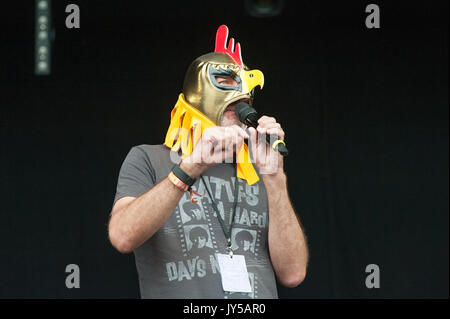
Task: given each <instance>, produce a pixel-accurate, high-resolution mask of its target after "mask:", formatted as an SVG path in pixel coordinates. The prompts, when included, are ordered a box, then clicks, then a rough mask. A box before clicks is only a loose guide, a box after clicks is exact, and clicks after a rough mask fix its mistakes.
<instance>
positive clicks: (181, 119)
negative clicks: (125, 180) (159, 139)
mask: <svg viewBox="0 0 450 319" xmlns="http://www.w3.org/2000/svg"><path fill="white" fill-rule="evenodd" d="M170 116H171V120H170V126H169V129H168V130H167V134H166V139H165V142H164V145H166V146H167V147H168V148H170V149H171V150H172V151H174V152H178V151H179V150H180V148H181V152H182V156H181V158H185V157H186V156H188V155H190V154H191V153H192V150H193V148H194V147H195V145H197V142H198V140H199V139H200V137H201V136H202V134H203V132H204V131H205V130H206V129H207V128H210V127H213V126H216V124H214V122H213V121H211V120H210V119H209V118H208V117H207V116H206V115H204V114H203V113H202V112H200V111H199V110H197V109H196V108H194V107H193V106H191V105H190V104H189V103H188V102H186V100H185V99H184V95H183V93H181V94H180V96H179V97H178V101H177V103H176V104H175V107H174V108H173V110H172V113H171V115H170ZM237 177H239V178H241V179H245V180H246V181H247V183H248V184H249V185H253V184H254V183H256V182H257V181H259V177H258V174H257V173H256V171H255V168H254V167H253V164H252V163H251V160H250V154H249V151H248V147H247V145H246V144H245V143H243V145H242V147H241V149H240V150H239V152H238V154H237Z"/></svg>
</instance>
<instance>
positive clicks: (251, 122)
mask: <svg viewBox="0 0 450 319" xmlns="http://www.w3.org/2000/svg"><path fill="white" fill-rule="evenodd" d="M244 124H245V125H247V126H249V127H253V128H254V129H255V130H256V128H257V127H258V122H257V121H254V120H252V119H251V116H250V118H247V119H245V121H244ZM278 140H280V138H279V137H278V136H277V135H268V134H266V141H267V143H268V144H269V145H270V147H272V148H273V144H275V142H277V141H278ZM272 141H273V142H272ZM273 149H274V150H275V151H278V152H279V153H280V154H281V155H283V156H288V154H289V151H288V149H287V147H286V145H285V144H284V142H283V143H278V144H277V145H276V146H275V148H273Z"/></svg>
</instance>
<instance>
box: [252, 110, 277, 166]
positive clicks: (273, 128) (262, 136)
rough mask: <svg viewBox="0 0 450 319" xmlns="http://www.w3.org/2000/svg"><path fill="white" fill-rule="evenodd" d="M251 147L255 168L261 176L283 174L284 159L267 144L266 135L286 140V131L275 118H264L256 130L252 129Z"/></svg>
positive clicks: (260, 120) (259, 121)
mask: <svg viewBox="0 0 450 319" xmlns="http://www.w3.org/2000/svg"><path fill="white" fill-rule="evenodd" d="M248 130H249V132H250V145H251V152H252V155H253V160H254V161H255V166H256V168H257V169H258V171H259V172H260V173H261V174H265V175H275V174H278V173H282V172H283V157H282V156H281V155H280V153H278V152H277V151H274V150H273V149H272V147H271V146H270V145H269V144H268V143H267V142H266V135H276V136H278V137H279V138H280V139H281V140H284V131H283V129H282V128H281V125H280V124H279V123H277V121H276V120H275V119H274V118H273V117H268V116H265V115H264V116H262V117H261V118H260V119H259V120H258V127H257V129H256V130H255V129H254V128H253V127H250V128H249V129H248Z"/></svg>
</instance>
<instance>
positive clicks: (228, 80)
mask: <svg viewBox="0 0 450 319" xmlns="http://www.w3.org/2000/svg"><path fill="white" fill-rule="evenodd" d="M214 78H215V79H216V82H217V83H219V84H220V85H222V86H228V87H238V86H239V83H238V82H237V81H236V80H235V79H234V78H232V77H229V76H215V77H214Z"/></svg>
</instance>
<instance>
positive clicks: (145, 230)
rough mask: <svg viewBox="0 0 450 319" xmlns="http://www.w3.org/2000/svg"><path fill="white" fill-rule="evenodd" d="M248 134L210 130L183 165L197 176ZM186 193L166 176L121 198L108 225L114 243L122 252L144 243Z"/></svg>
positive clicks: (234, 128)
mask: <svg viewBox="0 0 450 319" xmlns="http://www.w3.org/2000/svg"><path fill="white" fill-rule="evenodd" d="M246 137H248V135H247V133H245V131H244V130H243V129H242V128H240V127H238V126H231V127H227V128H224V127H218V126H215V127H212V128H210V129H207V130H205V133H204V134H203V136H202V137H201V140H200V141H199V143H198V144H197V146H196V147H195V149H194V151H193V153H192V154H191V155H190V156H188V157H186V158H185V159H183V161H182V162H181V164H180V167H181V169H182V170H183V171H185V172H186V173H187V174H188V175H190V176H191V177H193V178H197V177H199V176H200V175H201V174H202V173H203V172H204V171H205V170H206V169H208V168H209V167H211V166H213V165H216V164H218V163H222V162H223V160H224V159H225V158H226V157H229V156H231V157H232V156H233V152H232V151H231V152H230V150H233V149H239V147H240V145H241V144H242V142H243V140H244V138H246ZM213 150H214V152H213ZM183 194H184V192H183V191H182V190H180V189H179V188H178V187H176V186H175V185H174V184H173V183H172V182H171V181H170V180H169V179H168V178H167V177H166V178H165V179H163V180H162V181H161V182H159V183H158V184H156V185H155V186H154V187H152V188H151V189H150V190H148V191H147V192H146V193H144V194H142V195H141V196H139V197H123V198H121V199H119V200H118V201H117V202H116V203H115V205H114V207H113V210H112V212H111V218H110V221H109V226H108V231H109V239H110V241H111V243H112V245H113V246H114V247H115V248H116V249H117V250H118V251H120V252H122V253H129V252H132V251H133V250H135V249H136V248H137V247H139V246H140V245H142V244H143V243H144V242H146V241H147V240H148V239H149V238H150V237H151V236H153V235H154V234H155V233H156V232H157V231H158V229H160V228H161V226H163V225H164V223H165V222H166V221H167V219H169V217H170V216H171V215H172V213H173V211H174V210H175V207H176V206H177V205H178V202H179V201H180V199H181V197H182V196H183Z"/></svg>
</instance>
